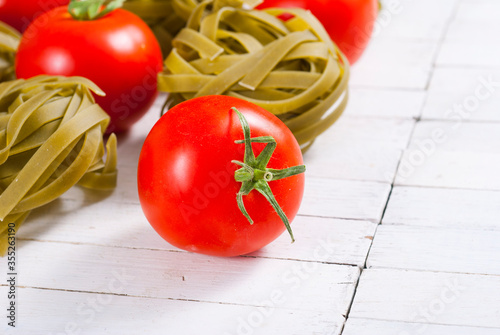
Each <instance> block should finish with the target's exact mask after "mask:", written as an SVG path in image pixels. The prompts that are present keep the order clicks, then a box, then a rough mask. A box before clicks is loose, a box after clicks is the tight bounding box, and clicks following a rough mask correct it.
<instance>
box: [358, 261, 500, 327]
mask: <svg viewBox="0 0 500 335" xmlns="http://www.w3.org/2000/svg"><path fill="white" fill-rule="evenodd" d="M499 286H500V276H486V275H472V274H456V273H443V272H425V271H409V270H391V269H367V270H364V271H363V274H362V275H361V278H360V283H359V285H358V288H357V291H356V296H355V299H354V303H353V305H352V308H351V312H350V313H349V316H350V317H353V318H370V319H379V320H388V321H402V322H417V323H427V324H441V325H455V326H471V327H490V328H500V318H499V317H498V315H499V314H500V305H499V301H500V290H498V287H499Z"/></svg>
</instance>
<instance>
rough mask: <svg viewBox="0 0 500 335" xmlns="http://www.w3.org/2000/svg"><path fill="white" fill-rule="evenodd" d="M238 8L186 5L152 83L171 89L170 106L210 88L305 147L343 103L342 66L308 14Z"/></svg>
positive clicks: (345, 73)
mask: <svg viewBox="0 0 500 335" xmlns="http://www.w3.org/2000/svg"><path fill="white" fill-rule="evenodd" d="M234 3H239V4H240V5H241V6H233V5H234ZM243 7H244V6H243V1H238V0H226V1H224V0H219V1H205V2H203V3H201V4H199V5H198V6H197V7H196V8H194V9H191V15H190V17H188V18H187V25H186V27H185V28H183V29H182V30H180V32H179V33H178V34H177V35H176V37H175V38H174V39H173V40H172V45H173V49H172V51H171V52H170V54H169V55H168V57H167V58H166V59H165V68H164V71H163V72H162V73H160V74H159V76H158V88H159V90H160V91H164V92H168V93H170V94H169V96H168V99H167V104H166V106H169V107H171V106H173V105H175V104H177V103H179V102H182V101H185V100H187V99H191V98H194V97H198V96H203V95H212V94H223V95H230V96H234V97H238V98H242V99H245V100H247V101H250V102H253V103H255V104H257V105H259V106H261V107H263V108H264V109H266V110H268V111H269V112H271V113H273V114H275V115H277V116H278V117H279V118H280V119H281V120H282V121H283V122H284V123H285V124H286V125H287V126H288V127H289V128H290V129H291V130H292V132H293V133H294V135H295V137H296V139H297V141H298V142H299V144H300V145H301V148H302V150H303V151H306V150H307V149H308V148H309V147H310V146H311V145H312V143H313V142H314V140H315V138H316V137H317V136H318V135H319V134H321V133H322V132H324V131H325V130H326V129H328V128H329V127H330V126H331V125H332V124H333V123H334V122H335V121H336V120H337V119H338V118H339V116H340V115H341V114H342V113H343V111H344V109H345V107H346V104H347V100H348V85H347V84H348V80H349V64H348V62H347V60H346V58H345V56H344V55H343V54H342V53H341V52H340V50H339V49H338V48H337V46H336V45H335V44H334V43H333V42H332V41H331V39H330V37H329V36H328V34H327V32H326V31H325V29H324V28H323V26H322V25H321V23H320V22H319V21H318V20H317V19H316V18H315V17H314V16H313V15H312V14H311V13H310V12H308V11H305V10H302V9H292V8H287V9H281V8H271V9H266V10H263V11H261V10H253V9H245V8H243ZM285 15H287V16H291V18H290V19H288V20H281V19H280V17H284V16H285Z"/></svg>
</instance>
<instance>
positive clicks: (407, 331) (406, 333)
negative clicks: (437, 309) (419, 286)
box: [342, 318, 498, 335]
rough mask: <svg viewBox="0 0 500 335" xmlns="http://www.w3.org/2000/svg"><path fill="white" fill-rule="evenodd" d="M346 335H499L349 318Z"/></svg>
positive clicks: (478, 329)
mask: <svg viewBox="0 0 500 335" xmlns="http://www.w3.org/2000/svg"><path fill="white" fill-rule="evenodd" d="M342 334H344V335H413V334H425V335H448V334H450V335H452V334H453V335H471V334H474V335H498V329H497V328H485V327H466V326H446V325H433V324H428V323H415V322H397V321H382V320H370V319H358V318H349V320H348V321H347V323H346V326H345V328H344V331H343V332H342Z"/></svg>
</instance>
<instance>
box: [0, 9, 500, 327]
mask: <svg viewBox="0 0 500 335" xmlns="http://www.w3.org/2000/svg"><path fill="white" fill-rule="evenodd" d="M384 8H385V9H384V11H383V16H382V15H381V17H380V18H379V21H378V23H377V26H376V33H375V35H376V36H375V37H374V38H373V40H372V42H371V44H370V46H369V48H368V50H367V52H366V53H365V55H364V56H363V58H362V59H361V61H360V62H359V63H358V64H356V65H355V66H354V67H353V69H352V72H353V74H352V80H351V100H350V104H349V106H348V108H347V111H346V113H345V115H344V116H343V117H342V118H341V119H340V120H339V122H338V123H337V124H336V125H335V126H334V127H332V128H331V129H330V130H329V131H328V132H327V133H325V134H324V135H323V136H321V137H320V138H319V139H318V141H317V142H316V143H315V144H314V146H313V147H312V148H311V150H310V151H309V152H308V153H307V154H306V155H305V162H306V165H307V166H308V172H307V175H306V179H307V182H306V184H307V185H306V193H305V197H304V201H303V204H302V207H301V209H300V214H299V216H298V217H297V218H296V220H295V221H294V223H293V227H294V232H295V236H296V238H297V241H296V243H294V244H293V245H291V244H290V243H289V237H288V236H287V235H286V234H283V236H282V237H281V238H279V239H278V240H277V241H275V242H274V243H272V244H271V245H269V246H268V247H266V248H264V249H262V250H260V251H258V252H256V253H254V254H252V255H249V256H245V257H237V258H231V259H225V258H215V257H208V256H203V255H197V254H192V253H188V252H184V251H181V250H178V249H176V248H174V247H172V246H170V245H169V244H167V243H166V242H164V241H163V240H162V239H161V238H160V237H159V236H158V235H157V234H156V233H155V232H154V231H153V229H152V228H151V227H150V226H149V224H148V223H147V221H146V219H145V218H144V216H143V214H142V211H141V208H140V205H139V201H138V196H137V191H136V176H135V174H136V167H137V159H138V155H139V151H140V148H141V145H142V142H143V141H144V138H145V136H146V135H147V132H148V130H149V129H150V128H151V126H152V125H153V124H154V122H155V121H156V119H157V117H158V111H159V107H160V104H161V101H158V104H157V105H156V106H155V108H153V109H152V110H151V111H150V113H149V114H148V116H147V117H146V118H145V119H143V120H142V121H141V122H140V123H139V124H138V125H137V126H136V127H135V128H134V129H133V131H132V132H131V134H130V135H129V136H128V137H127V138H121V139H120V141H121V142H120V147H119V155H120V157H119V158H120V162H119V184H118V187H117V189H116V190H115V191H114V192H113V193H112V194H106V195H102V194H96V193H92V192H85V191H83V190H81V189H78V188H74V189H72V190H71V191H70V192H69V193H68V194H66V195H64V196H63V197H62V198H61V199H60V200H58V201H56V202H54V203H52V204H50V205H48V206H46V207H44V208H42V209H39V210H36V211H35V212H34V213H32V215H31V216H30V218H29V221H28V222H27V223H26V225H25V226H23V228H22V229H21V230H20V232H19V234H18V241H17V243H18V249H17V257H18V261H17V273H18V278H17V280H18V283H17V284H18V285H19V286H18V287H17V288H16V293H17V300H16V328H12V327H9V326H8V325H7V322H8V319H7V318H6V316H7V311H6V309H7V308H8V303H9V299H8V297H7V296H8V286H7V282H6V280H7V279H8V278H7V272H8V271H7V264H6V263H7V260H6V259H5V258H3V259H1V260H0V269H1V270H0V271H1V272H3V273H5V276H0V277H1V278H5V279H2V281H1V284H0V285H1V286H0V310H2V312H1V313H0V316H1V317H0V334H16V335H18V334H20V335H37V334H41V335H49V334H51V335H56V334H57V335H60V334H82V335H83V334H116V335H127V334H131V335H132V334H134V335H135V334H148V335H154V334H168V335H184V334H187V335H190V334H207V335H212V334H217V335H235V334H245V335H249V334H273V335H275V334H276V335H310V334H318V335H336V334H344V335H367V334H370V335H410V334H411V335H413V334H415V335H416V334H426V335H443V334H454V335H465V334H474V335H498V334H500V245H499V243H498V241H499V240H500V37H499V36H500V34H499V32H500V20H499V17H500V2H499V1H497V0H419V1H412V0H393V1H391V0H387V1H385V7H384ZM460 105H461V106H462V107H460ZM457 106H458V107H457Z"/></svg>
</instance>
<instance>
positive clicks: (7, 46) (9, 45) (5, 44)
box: [0, 22, 21, 82]
mask: <svg viewBox="0 0 500 335" xmlns="http://www.w3.org/2000/svg"><path fill="white" fill-rule="evenodd" d="M20 39H21V35H20V34H19V33H18V32H17V31H16V30H14V29H13V28H11V27H10V26H8V25H6V24H5V23H3V22H0V82H2V81H6V80H12V79H14V78H15V73H14V58H15V56H16V51H17V47H18V46H19V40H20Z"/></svg>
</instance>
